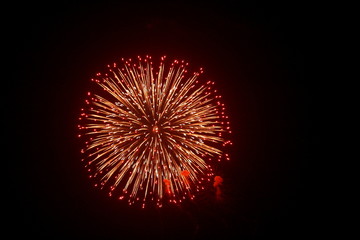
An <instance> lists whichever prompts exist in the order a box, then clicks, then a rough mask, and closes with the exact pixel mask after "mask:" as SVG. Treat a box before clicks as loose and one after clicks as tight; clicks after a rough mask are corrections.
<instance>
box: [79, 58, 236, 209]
mask: <svg viewBox="0 0 360 240" xmlns="http://www.w3.org/2000/svg"><path fill="white" fill-rule="evenodd" d="M187 68H188V63H186V62H185V61H177V60H174V61H172V62H171V63H170V64H169V66H168V67H167V66H166V64H165V56H164V57H161V61H160V63H159V65H158V68H157V67H156V68H155V67H154V64H153V62H152V59H151V56H146V57H144V58H141V57H138V58H137V59H136V60H135V61H134V60H132V59H128V60H125V59H122V62H121V66H117V64H116V63H114V64H113V65H111V66H110V65H108V69H107V70H106V73H105V74H101V73H97V74H96V77H95V78H93V79H91V80H92V81H93V82H95V83H96V84H97V85H98V86H100V87H101V88H102V89H103V90H104V91H102V92H101V94H94V93H91V92H88V94H87V95H88V96H87V98H86V99H85V103H86V104H85V107H84V108H82V109H81V114H80V118H79V120H80V124H79V125H78V127H79V129H80V134H79V137H80V138H82V139H84V143H85V145H84V148H83V149H82V150H81V152H82V153H83V154H84V155H85V156H84V158H83V159H82V160H83V161H84V162H85V167H86V168H87V170H88V172H89V177H90V178H93V179H95V186H97V187H100V188H105V189H108V190H109V195H110V196H114V195H116V197H118V198H119V199H127V201H128V202H129V204H130V205H131V204H134V203H137V202H139V203H140V204H141V205H142V207H144V206H145V203H147V202H151V201H148V200H152V201H153V202H154V203H155V204H156V205H157V206H158V207H161V206H162V204H163V201H164V200H165V199H166V200H167V201H169V202H172V203H180V202H182V201H183V200H184V199H193V198H194V197H195V194H196V192H198V191H202V190H203V189H204V188H205V186H207V185H209V184H208V183H210V186H211V181H212V180H213V179H214V176H215V175H214V173H213V172H214V170H213V167H212V165H213V163H216V162H220V161H222V160H224V159H225V160H229V155H228V154H227V153H225V152H224V148H225V147H226V146H227V145H232V143H231V141H230V140H228V139H227V135H228V134H229V133H231V130H230V122H229V117H228V116H227V115H226V114H225V105H224V103H222V101H221V98H222V97H221V95H219V94H218V92H217V90H216V89H214V84H215V83H214V82H213V81H200V80H199V75H200V74H201V73H202V72H203V70H202V68H200V70H199V71H197V72H194V73H193V74H188V71H187Z"/></svg>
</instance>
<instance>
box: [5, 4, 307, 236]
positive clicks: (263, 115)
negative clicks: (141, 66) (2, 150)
mask: <svg viewBox="0 0 360 240" xmlns="http://www.w3.org/2000/svg"><path fill="white" fill-rule="evenodd" d="M99 2H101V3H98V4H96V3H91V4H90V3H86V4H80V3H72V2H71V1H69V2H66V1H59V2H56V1H49V4H48V5H46V4H45V5H44V4H36V3H27V4H25V5H24V4H21V5H20V4H19V6H12V7H11V8H9V9H8V10H9V11H11V12H13V14H12V18H11V19H9V21H8V23H5V24H8V25H9V26H10V29H11V33H10V34H9V35H10V36H11V38H10V39H13V41H12V40H11V41H12V45H11V49H13V52H14V56H15V58H16V59H15V61H14V62H12V65H13V67H14V70H11V77H10V78H9V81H8V83H7V84H10V85H9V88H7V89H3V91H6V94H7V95H6V96H8V100H7V101H6V102H5V105H6V109H8V110H9V115H8V116H12V118H11V119H12V120H11V123H12V124H15V127H13V128H11V127H5V128H6V131H11V136H12V137H11V141H9V142H10V145H11V146H12V147H14V146H15V147H14V149H13V148H9V149H10V150H11V157H10V158H9V159H7V160H8V161H7V165H6V169H7V173H9V174H8V175H7V176H8V179H7V181H6V182H7V183H6V185H7V186H9V189H10V191H11V194H9V195H6V196H8V197H7V199H8V200H9V205H7V206H5V208H8V210H9V213H10V214H9V215H8V216H7V217H8V221H7V222H8V223H10V226H11V227H12V228H8V229H12V230H11V231H10V232H11V234H12V235H17V234H21V235H22V234H23V235H24V236H27V237H33V236H34V237H45V238H46V239H53V238H55V237H74V238H97V239H140V238H141V239H229V237H230V236H232V235H233V234H235V236H236V237H239V238H242V239H259V238H261V239H266V238H268V237H277V238H288V239H295V238H298V237H299V238H300V237H306V236H308V235H309V234H310V230H311V228H312V227H311V225H312V224H311V223H312V220H313V219H312V216H311V211H310V210H311V207H310V206H311V194H310V192H309V191H308V188H309V186H310V184H311V182H310V168H311V165H312V160H313V159H312V158H313V157H312V135H311V134H312V129H311V128H312V127H311V126H312V121H311V120H312V117H311V112H310V107H311V103H312V92H313V83H312V82H310V81H309V79H308V78H307V76H306V75H305V72H304V69H305V66H306V62H305V61H306V58H305V52H306V50H307V44H306V43H307V41H308V38H309V36H308V33H307V28H308V24H309V23H308V21H307V20H306V6H301V5H295V4H291V5H290V4H284V3H281V4H280V3H278V4H273V3H271V4H270V3H269V4H265V5H262V4H238V5H237V4H230V3H227V4H225V2H223V1H219V3H209V2H207V3H206V2H204V3H201V4H200V3H197V4H194V3H183V2H181V1H180V2H177V1H176V2H169V3H158V2H152V1H148V2H145V3H138V2H137V1H129V2H128V3H124V2H121V1H117V2H115V1H114V2H107V1H99ZM12 46H14V47H12ZM5 47H6V46H5ZM147 54H149V55H151V56H153V58H154V59H156V58H159V57H160V56H162V55H166V56H167V58H168V59H175V58H176V59H179V60H182V59H184V60H186V61H188V62H189V64H190V65H191V66H192V67H194V68H196V69H198V68H199V67H203V68H204V70H205V72H204V74H203V75H202V77H204V78H207V79H211V80H213V81H215V82H216V86H217V89H218V90H219V91H220V92H221V93H222V95H223V99H224V102H225V104H226V105H227V109H228V111H229V112H228V113H229V115H230V119H231V126H232V129H233V137H232V140H233V142H234V145H233V148H232V150H231V151H230V155H231V161H229V162H224V163H223V165H222V168H221V169H220V170H219V173H220V175H221V176H222V177H223V178H224V184H223V194H224V196H223V197H224V199H223V200H222V201H215V199H214V191H213V189H209V191H207V192H205V193H203V194H201V195H200V196H199V197H198V199H197V200H196V201H194V202H189V203H186V204H184V205H183V206H174V205H165V206H164V207H163V208H162V209H152V208H147V209H140V208H139V207H133V206H128V205H127V204H126V202H122V201H119V200H116V199H112V198H110V197H108V196H107V192H105V191H99V190H98V189H96V188H94V187H93V186H92V184H93V183H92V182H91V181H89V179H88V176H87V173H86V170H85V168H84V167H83V165H82V163H81V162H80V159H81V154H80V149H81V142H80V141H79V139H78V138H77V137H76V136H77V134H78V131H77V124H78V121H77V119H78V116H79V113H80V108H81V107H82V104H83V100H84V98H85V96H86V93H87V91H88V90H92V88H94V86H93V85H92V83H91V81H90V78H92V77H93V76H94V74H95V73H97V72H99V71H102V70H104V68H105V67H106V65H107V64H111V63H113V62H114V61H118V60H119V59H120V58H122V57H124V58H129V57H136V56H137V55H140V56H144V55H147ZM14 104H15V105H14ZM5 146H6V145H5Z"/></svg>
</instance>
